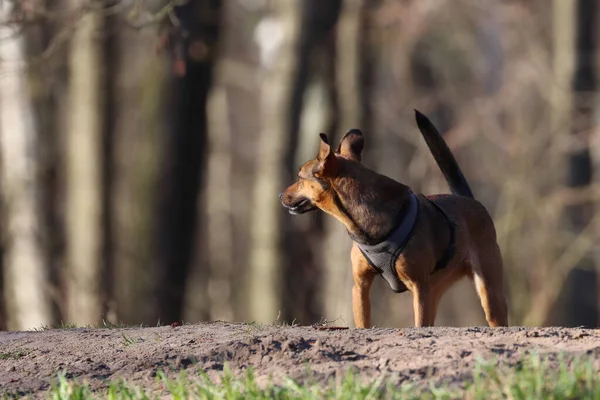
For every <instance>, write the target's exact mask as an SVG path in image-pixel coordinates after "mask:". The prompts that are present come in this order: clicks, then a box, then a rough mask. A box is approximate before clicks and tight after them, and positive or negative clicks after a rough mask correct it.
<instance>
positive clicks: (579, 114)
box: [550, 0, 600, 327]
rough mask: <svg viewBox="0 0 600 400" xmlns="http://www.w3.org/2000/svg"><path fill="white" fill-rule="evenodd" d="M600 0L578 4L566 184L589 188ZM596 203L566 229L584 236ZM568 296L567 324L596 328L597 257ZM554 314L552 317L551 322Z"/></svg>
mask: <svg viewBox="0 0 600 400" xmlns="http://www.w3.org/2000/svg"><path fill="white" fill-rule="evenodd" d="M598 5H599V4H598V1H597V0H579V1H578V2H577V6H576V7H577V10H576V15H577V24H576V26H577V28H576V41H575V48H576V53H575V57H576V58H575V70H574V74H573V80H572V88H573V110H572V118H571V120H572V121H573V124H572V132H571V135H572V140H573V143H574V144H575V146H574V147H575V149H574V150H573V151H572V152H571V154H570V155H569V158H568V175H567V182H566V183H567V186H568V187H571V188H581V189H582V188H585V187H586V186H590V185H591V184H592V178H593V165H592V156H591V151H590V141H591V137H592V135H593V132H594V129H595V113H596V109H597V98H596V97H597V95H596V90H597V77H596V60H595V59H596V51H597V47H598V46H597V32H596V25H597V22H598V12H599V11H600V9H599V7H598ZM593 215H594V205H593V204H592V203H591V202H586V203H581V204H577V205H572V206H568V207H567V208H566V209H565V217H566V219H567V224H568V225H567V229H569V230H570V231H571V232H572V233H573V235H577V234H579V233H581V231H583V230H584V229H585V227H586V226H587V224H588V223H589V221H591V220H592V217H593ZM564 290H565V292H564V293H563V296H564V297H563V298H559V304H561V306H560V307H559V309H560V311H562V318H561V317H559V318H560V319H561V320H562V322H563V323H562V325H565V326H587V327H597V326H598V325H599V322H600V318H599V316H598V294H599V289H598V277H597V273H596V271H595V264H594V259H593V256H592V254H588V255H587V256H585V257H584V258H583V259H582V260H581V261H580V262H579V263H577V265H575V266H574V268H573V269H572V270H571V272H570V273H569V275H568V277H567V279H566V282H565V288H564ZM553 317H554V318H555V316H550V318H551V319H552V318H553Z"/></svg>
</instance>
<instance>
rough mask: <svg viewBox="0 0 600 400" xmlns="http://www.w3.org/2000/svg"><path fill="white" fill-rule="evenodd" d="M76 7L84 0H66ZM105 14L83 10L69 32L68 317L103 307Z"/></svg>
mask: <svg viewBox="0 0 600 400" xmlns="http://www.w3.org/2000/svg"><path fill="white" fill-rule="evenodd" d="M68 4H69V6H70V7H71V8H72V9H78V8H80V7H83V6H84V5H86V4H87V1H85V0H70V1H69V3H68ZM102 28H103V16H102V14H101V12H100V11H96V10H94V9H90V10H87V12H85V13H83V14H82V15H81V17H80V19H79V20H77V21H76V27H75V29H74V31H73V33H72V38H71V42H70V44H71V46H70V52H69V71H70V75H69V78H70V79H69V82H68V91H69V92H68V96H69V108H68V110H67V113H68V115H67V122H66V123H67V130H66V165H65V169H66V200H65V201H66V207H65V210H66V212H65V218H66V236H67V254H66V259H67V265H68V272H67V276H66V282H67V294H68V312H67V314H68V319H69V321H70V322H74V323H78V324H96V323H98V321H99V320H100V316H101V313H102V285H101V282H102V278H103V277H102V265H101V255H102V240H103V233H102V232H103V230H102V228H103V224H102V207H103V202H102V198H103V192H102V165H103V164H102V161H103V159H102V143H103V142H102V141H103V138H102V134H103V123H104V120H103V117H104V101H103V95H104V75H103V72H104V71H103V66H104V59H103V41H102V37H101V35H100V33H101V29H102Z"/></svg>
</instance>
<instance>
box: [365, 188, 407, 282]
mask: <svg viewBox="0 0 600 400" xmlns="http://www.w3.org/2000/svg"><path fill="white" fill-rule="evenodd" d="M406 207H407V210H406V212H403V213H401V214H403V215H402V220H401V221H400V223H399V224H398V226H397V227H396V228H395V229H394V230H393V231H392V232H391V233H390V234H389V235H388V236H387V237H386V238H385V239H384V240H382V241H381V242H379V243H377V244H373V245H370V244H361V243H357V245H358V248H359V249H360V251H361V252H362V253H363V255H364V256H365V258H366V259H367V261H368V262H369V264H371V266H372V267H373V268H375V270H376V271H377V272H378V273H379V274H380V275H381V276H382V277H383V278H384V279H385V280H386V281H387V282H388V283H389V285H390V287H391V288H392V290H393V291H394V292H403V291H404V290H406V287H405V286H404V284H403V283H402V282H401V281H400V279H399V278H398V274H397V273H396V266H395V265H396V259H397V258H398V256H399V255H400V253H401V252H402V250H404V248H405V247H406V245H407V243H408V241H409V240H410V238H411V236H412V233H413V228H414V227H415V225H416V222H417V217H418V215H419V199H418V197H417V196H416V195H415V194H414V193H413V192H412V191H411V192H410V197H409V200H408V204H407V205H406Z"/></svg>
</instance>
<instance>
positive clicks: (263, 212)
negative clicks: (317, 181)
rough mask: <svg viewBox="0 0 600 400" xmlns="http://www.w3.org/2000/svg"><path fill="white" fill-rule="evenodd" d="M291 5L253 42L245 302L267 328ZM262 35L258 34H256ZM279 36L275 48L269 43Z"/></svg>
mask: <svg viewBox="0 0 600 400" xmlns="http://www.w3.org/2000/svg"><path fill="white" fill-rule="evenodd" d="M299 7H300V4H299V2H297V1H284V2H276V3H273V5H272V9H271V10H270V15H269V16H268V17H266V18H265V19H264V20H263V21H261V22H260V25H259V26H258V28H257V29H258V31H257V39H258V42H259V46H260V47H261V51H262V53H263V54H262V57H261V64H262V65H261V69H262V70H261V77H260V78H261V85H262V87H261V121H262V126H261V133H260V135H259V138H258V148H257V157H256V173H255V183H254V194H253V197H252V204H250V205H249V207H251V209H252V211H251V219H250V240H251V245H250V254H249V270H250V271H249V273H248V280H249V282H248V286H247V298H248V299H249V302H250V304H249V307H248V315H249V318H250V320H252V321H256V322H260V323H270V322H273V321H274V320H275V319H276V318H277V317H278V315H279V313H280V312H281V309H282V295H283V293H282V292H283V290H281V288H282V285H283V283H284V276H285V275H284V274H283V271H282V270H283V268H285V266H284V263H285V262H286V261H287V258H286V256H285V251H284V249H283V243H284V241H283V240H282V237H281V236H282V231H283V229H282V224H283V213H284V211H283V210H282V209H281V206H280V204H279V200H278V198H277V194H278V193H279V192H281V191H282V190H283V188H282V183H283V182H284V179H285V178H284V177H285V176H286V174H285V172H284V171H283V170H282V165H284V161H285V160H284V157H285V153H284V152H285V142H286V135H285V134H284V132H286V131H287V129H286V123H287V121H288V118H289V110H288V108H287V104H289V100H288V99H289V98H290V93H291V86H292V79H293V77H294V75H295V73H296V69H297V62H298V60H297V55H296V52H295V51H294V43H295V42H296V38H297V32H298V30H299V27H300V18H299V15H300V9H299ZM261 29H264V33H261ZM274 35H279V37H280V41H279V43H277V42H273V37H276V36H274Z"/></svg>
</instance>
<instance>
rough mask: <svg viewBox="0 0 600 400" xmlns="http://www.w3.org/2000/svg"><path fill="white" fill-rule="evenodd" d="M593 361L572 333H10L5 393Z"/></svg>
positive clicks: (397, 376) (590, 335) (436, 373)
mask: <svg viewBox="0 0 600 400" xmlns="http://www.w3.org/2000/svg"><path fill="white" fill-rule="evenodd" d="M533 351H536V352H539V353H544V354H548V353H550V354H554V355H556V354H558V353H560V352H567V353H572V354H574V355H580V354H587V355H589V356H591V357H593V358H595V359H596V360H597V361H598V362H599V363H600V330H597V329H596V330H594V329H578V328H575V329H566V328H544V329H530V328H521V327H519V328H516V327H515V328H500V329H490V328H482V327H473V328H445V327H438V328H423V329H416V328H406V329H381V328H376V329H366V330H355V329H347V330H320V329H316V328H314V327H305V326H294V327H276V326H257V325H248V324H232V323H222V322H214V323H205V324H198V325H184V326H179V327H169V326H167V327H157V328H124V329H59V330H48V331H43V332H14V333H0V392H2V391H8V392H16V391H18V392H20V393H31V394H40V393H42V392H43V391H45V390H48V389H49V388H50V382H51V380H52V379H54V378H55V377H56V374H57V373H58V372H60V371H66V373H67V377H69V378H78V379H81V380H86V381H88V382H89V383H90V384H91V386H92V387H94V388H101V387H103V386H104V385H105V383H106V380H107V379H113V378H124V379H126V380H128V381H131V382H132V383H136V384H139V385H150V384H152V383H153V382H154V377H155V375H156V372H157V371H158V369H162V370H170V371H177V370H180V369H190V368H201V369H203V370H204V371H206V372H207V373H208V374H209V375H210V376H214V377H217V376H219V374H220V373H221V371H222V370H223V368H224V366H225V365H226V364H227V365H228V366H229V368H230V369H231V370H232V371H233V372H234V373H235V374H243V373H244V371H245V370H246V369H247V368H250V367H251V368H252V369H254V371H255V373H256V376H257V378H258V380H259V382H266V381H267V380H268V379H269V378H270V377H271V378H272V379H273V380H274V381H275V382H280V381H281V380H282V379H283V378H284V377H291V378H295V379H297V380H300V381H306V380H310V381H311V382H323V381H326V380H328V379H330V378H335V377H337V376H340V374H345V373H346V372H347V371H348V370H349V369H350V368H352V369H354V371H356V372H358V373H360V376H361V378H362V379H364V380H369V379H373V378H376V377H380V376H381V375H382V374H386V375H387V376H389V378H390V379H394V380H395V381H396V382H397V383H403V382H406V381H411V382H416V383H423V384H425V383H429V382H431V381H445V382H451V383H452V382H461V381H464V379H465V377H468V376H470V374H471V372H472V369H473V365H474V362H475V360H476V358H477V357H483V358H486V359H489V358H491V357H496V358H497V359H499V360H500V361H502V362H508V363H514V362H517V361H518V359H519V358H520V357H521V356H522V355H524V354H527V353H529V352H533Z"/></svg>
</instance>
